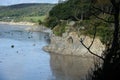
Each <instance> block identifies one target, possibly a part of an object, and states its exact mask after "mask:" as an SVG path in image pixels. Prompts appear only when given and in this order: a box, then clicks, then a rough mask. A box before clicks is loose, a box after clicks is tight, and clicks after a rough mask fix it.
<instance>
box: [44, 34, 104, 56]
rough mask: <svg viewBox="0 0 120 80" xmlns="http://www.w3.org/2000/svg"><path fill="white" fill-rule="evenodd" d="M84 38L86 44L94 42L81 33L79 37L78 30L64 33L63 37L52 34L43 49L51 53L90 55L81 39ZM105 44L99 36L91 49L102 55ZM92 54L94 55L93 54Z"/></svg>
mask: <svg viewBox="0 0 120 80" xmlns="http://www.w3.org/2000/svg"><path fill="white" fill-rule="evenodd" d="M81 38H82V39H84V41H83V42H84V44H85V45H86V46H89V45H90V44H91V42H92V40H93V39H92V38H90V37H88V36H83V35H81V36H80V37H78V35H77V33H76V32H70V33H64V34H63V35H62V37H58V36H55V35H54V34H52V35H51V36H50V44H49V45H47V46H45V47H44V48H43V49H44V50H45V51H47V52H50V53H56V54H63V55H77V56H83V57H84V56H90V55H91V54H90V53H89V51H88V50H87V49H86V48H85V47H84V46H83V45H82V44H81V42H80V39H81ZM104 49H105V46H104V45H103V44H102V43H101V41H100V40H99V38H96V39H95V40H94V43H93V45H92V47H91V51H93V52H94V53H96V54H98V55H101V53H102V52H103V50H104ZM91 56H92V55H91Z"/></svg>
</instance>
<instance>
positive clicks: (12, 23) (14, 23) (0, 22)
mask: <svg viewBox="0 0 120 80" xmlns="http://www.w3.org/2000/svg"><path fill="white" fill-rule="evenodd" d="M0 24H9V25H31V26H32V25H36V23H32V22H3V21H0Z"/></svg>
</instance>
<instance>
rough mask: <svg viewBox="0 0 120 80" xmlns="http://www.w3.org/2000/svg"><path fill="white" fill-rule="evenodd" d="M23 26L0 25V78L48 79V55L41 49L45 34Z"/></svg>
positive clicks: (7, 79)
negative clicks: (30, 30) (26, 29)
mask: <svg viewBox="0 0 120 80" xmlns="http://www.w3.org/2000/svg"><path fill="white" fill-rule="evenodd" d="M24 27H25V28H27V27H29V26H15V25H0V80H49V79H51V78H52V73H51V70H50V64H49V60H50V57H49V55H48V53H46V52H44V51H43V50H42V47H43V46H45V45H47V42H46V40H45V36H46V35H47V34H45V33H40V32H28V31H25V30H24ZM12 46H13V47H12Z"/></svg>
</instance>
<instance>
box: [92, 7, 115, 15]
mask: <svg viewBox="0 0 120 80" xmlns="http://www.w3.org/2000/svg"><path fill="white" fill-rule="evenodd" d="M92 8H94V9H96V10H98V11H100V12H103V13H106V14H110V15H114V13H112V12H106V11H104V10H102V9H100V8H97V7H94V6H92Z"/></svg>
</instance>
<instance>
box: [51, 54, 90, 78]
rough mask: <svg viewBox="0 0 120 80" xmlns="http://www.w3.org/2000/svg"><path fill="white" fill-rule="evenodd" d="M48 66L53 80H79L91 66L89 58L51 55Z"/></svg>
mask: <svg viewBox="0 0 120 80" xmlns="http://www.w3.org/2000/svg"><path fill="white" fill-rule="evenodd" d="M50 56H51V58H50V65H51V69H52V71H53V75H54V76H55V80H80V79H83V78H84V77H85V74H87V72H88V69H89V68H90V66H91V65H92V64H91V62H92V59H91V58H87V57H86V58H85V57H76V56H64V55H57V54H51V55H50Z"/></svg>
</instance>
